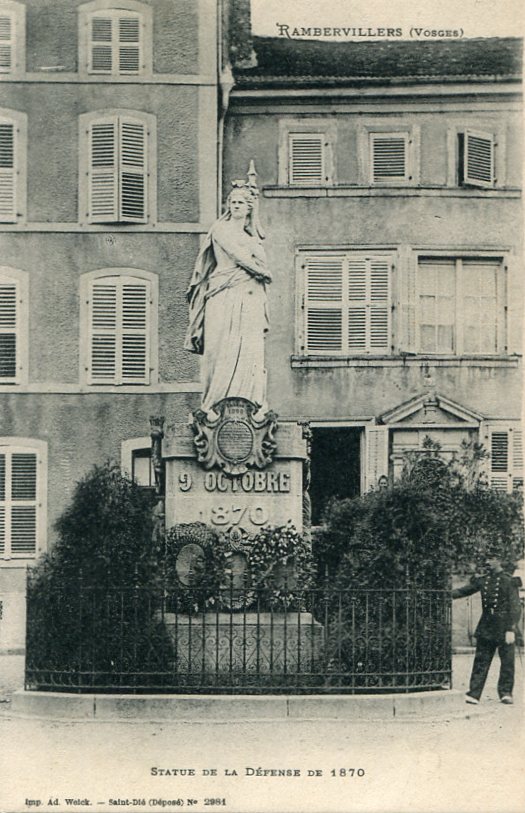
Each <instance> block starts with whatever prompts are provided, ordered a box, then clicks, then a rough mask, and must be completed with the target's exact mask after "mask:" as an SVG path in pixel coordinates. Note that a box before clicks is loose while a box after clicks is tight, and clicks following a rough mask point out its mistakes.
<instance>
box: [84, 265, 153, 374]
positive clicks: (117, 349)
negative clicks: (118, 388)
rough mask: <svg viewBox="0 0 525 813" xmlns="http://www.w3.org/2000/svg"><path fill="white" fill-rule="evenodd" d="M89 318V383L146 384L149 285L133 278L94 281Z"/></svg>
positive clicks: (147, 371)
mask: <svg viewBox="0 0 525 813" xmlns="http://www.w3.org/2000/svg"><path fill="white" fill-rule="evenodd" d="M89 319H90V365H89V375H88V383H90V384H147V383H149V372H150V371H149V366H150V347H149V332H150V284H149V282H147V281H144V280H140V279H136V278H132V277H120V278H108V277H104V278H101V279H98V280H95V282H93V284H92V288H91V296H90V313H89Z"/></svg>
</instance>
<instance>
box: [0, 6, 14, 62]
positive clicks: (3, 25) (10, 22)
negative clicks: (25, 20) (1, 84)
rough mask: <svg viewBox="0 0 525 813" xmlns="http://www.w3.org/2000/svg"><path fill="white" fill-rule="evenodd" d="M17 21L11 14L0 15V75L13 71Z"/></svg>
mask: <svg viewBox="0 0 525 813" xmlns="http://www.w3.org/2000/svg"><path fill="white" fill-rule="evenodd" d="M14 29H15V21H14V18H13V16H12V15H11V14H6V13H5V12H2V13H1V14H0V73H9V72H10V71H11V70H12V69H13V50H14V49H13V46H14Z"/></svg>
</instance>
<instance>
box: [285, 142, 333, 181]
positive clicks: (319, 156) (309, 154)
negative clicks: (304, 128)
mask: <svg viewBox="0 0 525 813" xmlns="http://www.w3.org/2000/svg"><path fill="white" fill-rule="evenodd" d="M325 146H326V145H325V136H324V134H323V133H290V134H289V136H288V183H289V184H291V185H292V186H297V185H299V186H301V185H305V186H316V185H319V184H324V183H326V182H327V181H328V177H327V175H326V166H325V164H326V155H325Z"/></svg>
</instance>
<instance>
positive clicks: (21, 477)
mask: <svg viewBox="0 0 525 813" xmlns="http://www.w3.org/2000/svg"><path fill="white" fill-rule="evenodd" d="M37 509H38V504H37V455H36V453H35V452H28V451H12V452H7V453H2V454H0V553H4V554H9V555H11V556H30V555H34V554H35V552H36V540H37V531H38V527H37Z"/></svg>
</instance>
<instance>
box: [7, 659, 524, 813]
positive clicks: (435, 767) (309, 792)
mask: <svg viewBox="0 0 525 813" xmlns="http://www.w3.org/2000/svg"><path fill="white" fill-rule="evenodd" d="M2 660H3V659H1V658H0V669H1V670H2V675H3V681H2V684H1V685H3V688H4V694H3V697H4V699H8V690H11V689H13V688H14V687H15V686H16V683H17V678H16V673H17V670H16V668H15V666H13V663H11V665H10V672H9V670H7V669H2V667H3V665H4V664H3V663H2ZM471 661H472V656H471V655H461V656H455V659H454V685H455V688H462V689H464V688H465V686H466V682H467V680H468V675H469V672H470V665H471ZM516 665H517V686H516V698H515V699H516V704H515V705H514V706H503V705H501V704H500V703H498V702H497V697H496V692H495V688H494V684H495V681H496V678H497V664H494V666H493V669H492V671H491V674H490V675H489V680H488V685H487V690H486V693H485V695H484V697H483V703H482V704H481V705H480V706H479V707H470V706H469V707H465V711H466V712H467V713H468V715H469V716H468V718H467V717H462V718H457V719H449V718H442V719H439V720H433V721H427V720H417V721H410V722H407V721H401V720H390V721H387V722H377V721H376V722H362V721H361V722H355V723H353V722H351V721H334V720H330V721H321V722H320V721H290V720H289V721H277V722H272V721H264V722H261V721H258V722H245V723H237V722H236V723H224V722H222V723H208V722H194V723H181V722H178V723H175V722H170V723H166V724H153V723H135V722H133V721H127V722H118V723H113V722H93V721H90V722H72V721H59V720H52V721H39V720H27V719H26V720H22V719H15V717H14V716H12V715H11V712H10V709H9V703H3V704H1V705H0V742H1V743H2V744H3V748H2V752H1V755H0V777H3V780H2V782H1V785H0V811H2V813H4V811H5V813H19V811H24V812H25V811H28V810H31V809H35V807H36V806H34V805H29V804H28V802H33V801H39V802H41V804H40V806H39V807H38V808H37V809H38V810H40V811H42V810H45V811H52V810H55V811H57V813H62V811H63V810H77V811H78V810H85V809H86V807H87V805H81V804H68V803H67V801H66V800H67V799H73V800H77V801H82V800H83V799H87V800H89V801H90V802H91V805H92V807H93V808H95V809H96V810H97V812H98V811H101V812H102V813H105V811H109V812H110V811H114V810H128V811H129V810H131V809H134V810H139V811H140V810H142V811H145V810H155V809H158V810H169V811H173V810H181V809H186V808H188V809H189V808H191V809H192V810H193V811H197V813H205V811H210V810H213V809H214V808H215V809H216V810H217V809H219V810H225V811H227V813H232V812H233V811H235V813H251V812H252V811H271V812H272V813H285V811H286V813H288V812H289V813H296V812H297V813H310V812H312V813H313V811H316V813H335V811H337V813H354V811H355V812H356V813H359V812H360V811H368V812H369V813H474V811H476V813H523V811H524V810H525V787H524V778H523V776H524V772H523V745H524V743H523V736H522V722H523V703H522V686H523V667H522V666H521V663H520V661H519V659H518V661H517V664H516ZM18 674H20V669H19V667H18ZM0 696H2V692H1V691H0ZM154 767H157V768H163V769H170V770H171V769H185V770H189V769H191V770H194V771H195V775H188V774H186V775H184V776H183V775H177V776H174V775H162V776H161V775H158V774H157V775H156V776H154V775H152V770H151V769H152V768H154ZM352 768H353V769H354V772H353V775H351V774H352V771H351V769H352ZM212 769H214V770H216V771H217V776H205V775H203V771H205V770H208V771H210V770H212ZM257 769H265V770H271V769H288V770H291V771H294V770H299V771H300V772H301V775H300V776H286V777H279V776H271V775H269V776H264V777H263V776H257V775H256V772H257ZM357 769H361V771H363V772H364V775H362V776H358V775H357V774H358V771H357ZM225 771H228V775H226V773H225ZM252 771H253V774H252ZM308 771H311V772H315V771H322V775H315V776H314V775H311V776H308ZM332 771H335V774H336V775H335V776H333V775H332ZM345 771H346V775H342V773H343V772H345ZM361 771H359V772H361ZM234 772H236V773H234ZM6 780H7V781H6ZM55 799H56V800H58V804H51V802H52V801H54V800H55ZM223 799H224V800H225V804H224V805H223V804H217V803H216V804H213V805H211V804H205V802H206V800H209V801H211V800H215V802H217V800H223ZM194 800H195V803H194V804H190V802H193V801H194ZM126 801H127V802H128V804H127V805H126V804H123V802H126ZM134 801H135V802H137V803H142V802H144V804H133V802H134ZM177 801H180V802H182V803H183V804H168V803H169V802H173V803H175V802H177ZM117 803H118V804H117Z"/></svg>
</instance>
